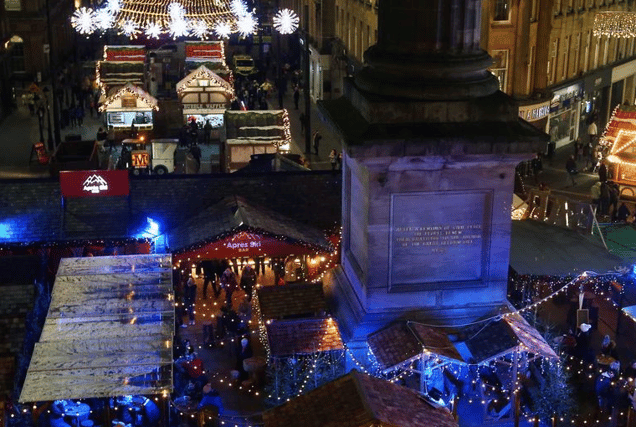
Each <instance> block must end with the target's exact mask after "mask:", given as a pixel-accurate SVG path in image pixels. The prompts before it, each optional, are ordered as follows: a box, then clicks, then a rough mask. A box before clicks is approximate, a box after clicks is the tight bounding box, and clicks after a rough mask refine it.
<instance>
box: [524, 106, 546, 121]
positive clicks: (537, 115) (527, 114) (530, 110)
mask: <svg viewBox="0 0 636 427" xmlns="http://www.w3.org/2000/svg"><path fill="white" fill-rule="evenodd" d="M548 114H550V101H545V102H542V103H540V104H532V105H520V106H519V117H521V118H522V119H524V120H525V121H527V122H535V121H537V120H541V119H543V118H544V117H547V116H548Z"/></svg>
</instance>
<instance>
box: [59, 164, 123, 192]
mask: <svg viewBox="0 0 636 427" xmlns="http://www.w3.org/2000/svg"><path fill="white" fill-rule="evenodd" d="M60 188H61V190H62V196H63V197H94V196H127V195H128V194H129V193H130V185H129V181H128V171H127V170H117V171H101V170H99V171H62V172H60Z"/></svg>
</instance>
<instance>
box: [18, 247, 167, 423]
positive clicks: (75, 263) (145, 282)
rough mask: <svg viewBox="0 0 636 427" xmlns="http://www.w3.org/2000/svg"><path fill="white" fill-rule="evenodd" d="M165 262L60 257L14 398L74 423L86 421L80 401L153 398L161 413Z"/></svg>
mask: <svg viewBox="0 0 636 427" xmlns="http://www.w3.org/2000/svg"><path fill="white" fill-rule="evenodd" d="M171 264H172V262H171V257H170V256H169V255H124V256H102V257H86V258H65V259H62V260H61V261H60V266H59V269H58V272H57V276H56V278H55V283H54V287H53V292H52V297H51V304H50V307H49V311H48V314H47V317H46V321H45V324H44V328H43V330H42V334H41V336H40V340H39V342H37V343H36V344H35V349H34V351H33V356H32V358H31V363H30V365H29V369H28V371H27V376H26V379H25V382H24V386H23V387H22V392H21V394H20V398H19V401H20V402H22V403H25V402H42V401H56V404H55V405H54V409H55V408H57V410H58V411H61V412H60V415H61V416H64V417H67V416H68V417H77V419H76V421H77V422H78V424H79V422H80V421H81V420H82V418H84V419H88V418H90V417H92V415H90V414H91V413H92V412H91V413H89V411H88V408H87V407H88V405H87V404H86V403H83V402H78V401H77V400H79V399H87V398H111V397H118V396H129V395H141V396H149V395H154V396H156V397H157V400H156V402H161V403H163V406H164V411H165V410H167V403H168V400H167V399H166V398H165V397H166V396H167V395H168V393H170V392H171V391H172V387H173V385H172V340H173V335H174V306H173V301H174V295H173V289H172V271H171ZM144 399H145V398H144ZM144 401H147V399H146V400H144ZM161 403H158V405H160V406H161ZM69 408H70V409H69ZM64 411H66V412H67V413H65V412H64ZM80 412H81V414H80ZM164 416H165V413H164ZM94 421H95V422H96V423H99V424H101V423H102V421H103V420H94ZM108 423H109V424H108V425H110V420H108Z"/></svg>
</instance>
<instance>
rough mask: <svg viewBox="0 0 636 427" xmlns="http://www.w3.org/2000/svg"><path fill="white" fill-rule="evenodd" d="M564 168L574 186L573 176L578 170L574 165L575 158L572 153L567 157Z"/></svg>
mask: <svg viewBox="0 0 636 427" xmlns="http://www.w3.org/2000/svg"><path fill="white" fill-rule="evenodd" d="M565 170H566V171H567V172H568V175H569V176H570V179H571V180H572V186H575V185H576V181H575V180H574V176H575V175H576V174H577V173H579V172H578V170H577V167H576V160H574V155H572V156H570V157H569V158H568V161H567V162H566V163H565Z"/></svg>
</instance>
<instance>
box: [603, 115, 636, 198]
mask: <svg viewBox="0 0 636 427" xmlns="http://www.w3.org/2000/svg"><path fill="white" fill-rule="evenodd" d="M601 145H602V146H605V147H607V149H608V150H609V153H608V156H607V161H608V162H609V164H610V166H611V167H612V168H613V171H612V175H613V179H614V180H615V181H617V182H619V183H622V184H629V185H634V184H636V107H635V106H633V105H619V106H617V107H616V109H615V110H614V113H613V114H612V117H611V118H610V121H609V123H608V124H607V127H606V128H605V132H603V136H602V137H601ZM630 196H634V194H633V192H632V193H631V194H630Z"/></svg>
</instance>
